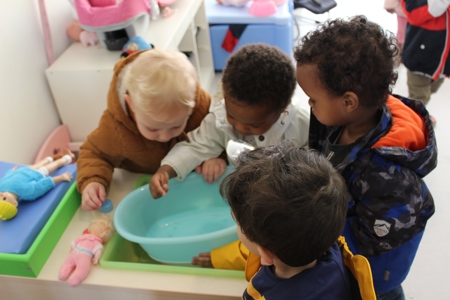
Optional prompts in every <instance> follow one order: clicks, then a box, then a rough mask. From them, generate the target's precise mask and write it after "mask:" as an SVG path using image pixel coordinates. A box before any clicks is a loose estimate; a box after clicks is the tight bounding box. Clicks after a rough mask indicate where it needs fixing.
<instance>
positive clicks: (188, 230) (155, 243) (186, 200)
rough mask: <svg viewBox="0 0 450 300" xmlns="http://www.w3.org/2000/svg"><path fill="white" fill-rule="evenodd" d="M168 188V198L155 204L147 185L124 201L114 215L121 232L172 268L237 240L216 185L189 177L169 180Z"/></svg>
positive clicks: (195, 177) (194, 175) (224, 203)
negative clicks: (180, 179)
mask: <svg viewBox="0 0 450 300" xmlns="http://www.w3.org/2000/svg"><path fill="white" fill-rule="evenodd" d="M229 172H230V169H229V170H228V171H227V173H229ZM223 177H224V176H222V178H223ZM169 187H170V190H169V192H168V193H167V196H166V197H162V198H159V199H157V200H155V199H153V198H152V196H151V194H150V192H149V188H148V184H147V185H144V186H142V187H141V188H138V189H136V190H134V191H133V192H131V193H130V194H128V195H127V196H125V198H124V199H122V201H121V202H120V203H119V205H118V206H117V208H116V212H115V214H114V225H115V227H116V229H117V232H118V233H119V234H120V235H121V236H122V237H123V238H125V239H127V240H129V241H131V242H135V243H138V244H139V245H141V247H142V248H143V249H144V250H145V251H146V252H147V253H148V255H149V256H150V257H152V258H153V259H155V260H157V261H159V262H162V263H168V264H190V263H191V261H192V257H193V256H195V255H197V254H198V253H200V252H208V251H211V250H212V249H214V248H217V247H220V246H222V245H225V244H228V243H230V242H232V241H235V240H237V239H238V237H237V234H236V223H235V222H234V220H233V218H232V217H231V213H230V208H229V206H228V204H227V203H226V202H225V201H224V200H223V199H222V197H221V196H220V193H219V183H218V182H216V183H213V184H208V183H206V182H205V181H204V179H203V176H202V175H198V174H196V173H191V174H189V175H188V176H187V177H186V179H185V180H184V181H178V180H176V179H171V180H170V181H169Z"/></svg>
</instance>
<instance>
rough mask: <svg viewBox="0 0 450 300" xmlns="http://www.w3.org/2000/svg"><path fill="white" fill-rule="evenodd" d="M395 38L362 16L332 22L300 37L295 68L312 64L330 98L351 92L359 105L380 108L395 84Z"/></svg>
mask: <svg viewBox="0 0 450 300" xmlns="http://www.w3.org/2000/svg"><path fill="white" fill-rule="evenodd" d="M396 44H397V43H396V38H395V35H394V34H393V33H391V32H389V31H384V30H383V28H381V27H380V26H379V25H378V24H376V23H373V22H370V21H368V20H367V18H366V17H365V16H355V17H352V18H351V19H350V20H349V22H346V21H344V20H343V19H340V18H338V19H334V20H329V21H327V22H325V23H324V24H322V25H319V27H318V28H317V30H314V31H311V32H309V33H308V34H306V35H305V36H304V37H302V39H301V41H300V42H299V45H298V46H296V47H295V49H294V58H295V60H296V61H297V65H304V64H316V65H317V68H318V71H319V78H320V81H321V82H322V84H323V86H324V88H325V89H326V90H328V92H329V93H330V94H331V95H333V96H342V95H343V94H344V93H345V92H347V91H352V92H354V93H355V94H356V95H357V96H358V98H359V99H360V103H361V105H363V106H366V107H370V106H381V105H382V104H383V103H385V102H386V100H387V96H388V94H390V93H391V92H392V88H391V86H392V85H394V84H395V82H396V81H397V77H398V74H397V72H395V71H394V67H395V58H396V56H397V53H398V48H397V45H396Z"/></svg>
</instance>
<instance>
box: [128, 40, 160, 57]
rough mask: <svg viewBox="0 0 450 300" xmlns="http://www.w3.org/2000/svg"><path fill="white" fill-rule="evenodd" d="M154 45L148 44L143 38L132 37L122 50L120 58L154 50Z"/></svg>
mask: <svg viewBox="0 0 450 300" xmlns="http://www.w3.org/2000/svg"><path fill="white" fill-rule="evenodd" d="M153 48H154V47H153V45H152V44H149V43H147V41H146V40H144V38H143V37H140V36H135V37H132V38H131V39H130V40H129V41H128V42H127V43H126V44H125V45H124V46H123V48H122V54H121V55H120V57H127V56H128V55H131V54H133V53H135V52H138V51H141V50H148V49H153Z"/></svg>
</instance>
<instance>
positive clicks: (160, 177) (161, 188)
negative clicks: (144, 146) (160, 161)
mask: <svg viewBox="0 0 450 300" xmlns="http://www.w3.org/2000/svg"><path fill="white" fill-rule="evenodd" d="M176 175H177V174H176V173H175V170H174V169H173V168H172V167H171V166H168V165H163V166H161V167H160V168H159V169H158V171H156V173H155V174H153V176H152V178H151V179H150V182H149V187H150V194H152V197H153V199H158V198H159V197H161V196H165V195H166V194H167V192H168V191H169V179H170V178H172V177H175V176H176Z"/></svg>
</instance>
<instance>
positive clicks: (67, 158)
mask: <svg viewBox="0 0 450 300" xmlns="http://www.w3.org/2000/svg"><path fill="white" fill-rule="evenodd" d="M74 161H75V155H74V154H73V153H72V152H70V150H67V149H66V150H64V151H63V155H54V156H49V157H46V158H44V159H43V160H41V161H39V162H37V163H36V164H34V165H31V166H23V167H17V166H15V167H14V168H12V169H11V170H9V171H7V172H6V174H5V176H4V177H3V178H2V179H0V219H2V220H9V219H12V218H14V217H15V216H16V214H17V211H18V209H17V206H18V205H19V202H20V201H33V200H36V199H38V198H39V197H41V196H43V195H44V194H46V193H47V192H48V191H50V190H51V189H52V188H53V187H54V186H55V185H56V184H57V183H58V182H61V181H71V180H72V174H71V173H70V172H65V173H63V174H60V175H56V176H49V175H50V174H51V173H52V172H54V171H56V170H57V169H59V168H61V167H63V166H65V165H67V164H70V163H72V162H74Z"/></svg>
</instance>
